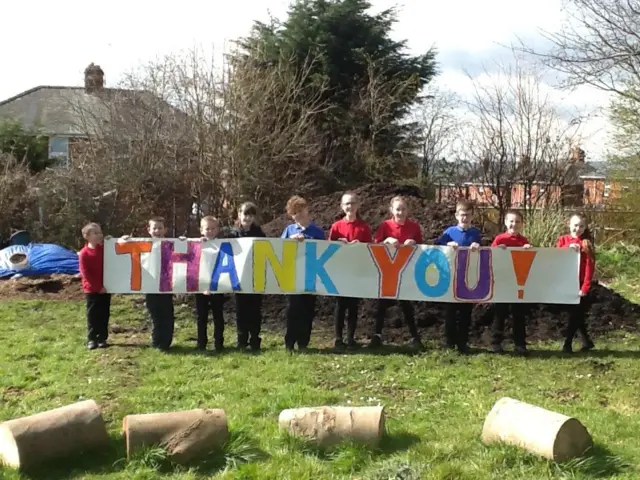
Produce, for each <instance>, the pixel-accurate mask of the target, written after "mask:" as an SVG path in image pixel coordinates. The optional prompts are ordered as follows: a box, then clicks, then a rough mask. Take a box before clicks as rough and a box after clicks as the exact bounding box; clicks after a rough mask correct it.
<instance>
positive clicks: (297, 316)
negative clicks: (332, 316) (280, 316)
mask: <svg viewBox="0 0 640 480" xmlns="http://www.w3.org/2000/svg"><path fill="white" fill-rule="evenodd" d="M315 315H316V297H315V296H314V295H289V307H288V309H287V331H286V333H285V335H284V344H285V346H286V347H287V348H288V349H290V350H291V349H293V347H294V346H295V344H296V343H297V344H298V348H306V347H307V346H309V342H310V341H311V330H312V328H313V319H314V317H315Z"/></svg>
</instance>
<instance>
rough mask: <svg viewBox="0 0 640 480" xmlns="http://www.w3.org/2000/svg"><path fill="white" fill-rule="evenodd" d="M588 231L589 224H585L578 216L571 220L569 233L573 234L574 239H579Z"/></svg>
mask: <svg viewBox="0 0 640 480" xmlns="http://www.w3.org/2000/svg"><path fill="white" fill-rule="evenodd" d="M586 229H587V224H586V223H585V221H584V219H582V218H580V217H578V216H574V217H571V219H570V220H569V233H571V236H572V237H574V238H578V237H579V236H580V235H582V234H583V233H584V231H585V230H586Z"/></svg>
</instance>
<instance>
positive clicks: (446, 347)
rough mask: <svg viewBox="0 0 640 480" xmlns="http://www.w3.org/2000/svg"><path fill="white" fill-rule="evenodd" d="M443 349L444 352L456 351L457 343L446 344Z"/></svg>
mask: <svg viewBox="0 0 640 480" xmlns="http://www.w3.org/2000/svg"><path fill="white" fill-rule="evenodd" d="M441 347H442V349H443V350H455V349H456V344H455V343H449V342H444V343H443V344H442V346H441Z"/></svg>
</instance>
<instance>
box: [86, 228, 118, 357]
mask: <svg viewBox="0 0 640 480" xmlns="http://www.w3.org/2000/svg"><path fill="white" fill-rule="evenodd" d="M82 238H84V240H85V242H86V243H85V246H84V247H83V248H82V250H80V253H78V260H79V262H80V275H81V276H82V290H83V291H84V293H85V297H86V300H87V338H88V344H87V346H88V348H89V350H94V349H96V348H106V347H107V338H108V337H109V316H110V313H111V295H110V294H108V293H107V291H106V290H105V288H104V244H103V241H104V236H103V235H102V229H101V228H100V225H98V224H97V223H88V224H87V225H85V226H84V227H83V228H82Z"/></svg>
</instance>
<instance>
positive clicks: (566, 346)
mask: <svg viewBox="0 0 640 480" xmlns="http://www.w3.org/2000/svg"><path fill="white" fill-rule="evenodd" d="M562 352H563V353H573V348H572V347H571V344H566V343H565V344H564V345H563V346H562Z"/></svg>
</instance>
